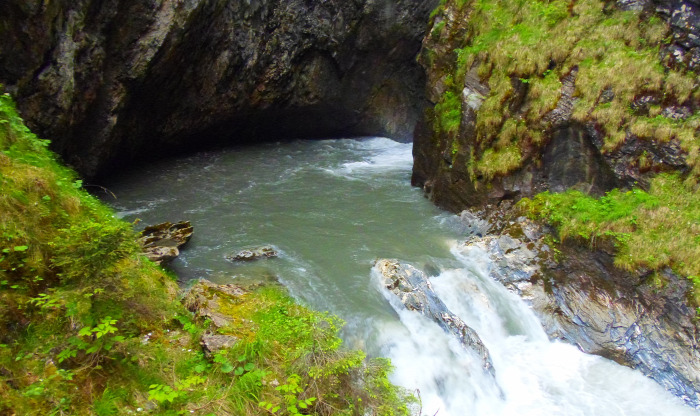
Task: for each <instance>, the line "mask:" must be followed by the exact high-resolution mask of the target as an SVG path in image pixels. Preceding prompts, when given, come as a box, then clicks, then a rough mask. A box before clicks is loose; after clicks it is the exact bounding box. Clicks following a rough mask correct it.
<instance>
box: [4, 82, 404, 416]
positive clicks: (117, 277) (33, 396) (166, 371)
mask: <svg viewBox="0 0 700 416" xmlns="http://www.w3.org/2000/svg"><path fill="white" fill-rule="evenodd" d="M47 144H48V142H47V141H45V140H40V139H39V138H37V137H36V136H35V135H33V134H32V133H31V132H30V131H29V130H28V129H27V128H26V127H25V126H24V124H23V122H22V120H21V119H20V117H19V116H18V114H17V112H16V110H15V107H14V104H13V102H12V100H11V98H10V97H9V95H7V94H3V95H0V231H1V232H2V236H0V414H2V415H5V414H7V415H11V414H22V415H25V414H26V415H29V414H35V415H61V414H71V415H83V414H95V415H100V416H106V415H117V414H135V413H149V414H173V415H175V414H198V415H214V414H216V415H225V414H231V415H247V414H248V415H254V414H276V415H295V414H314V415H366V414H372V415H407V414H409V411H408V409H407V405H406V400H407V398H408V397H407V396H406V395H405V394H404V393H403V392H401V391H400V390H399V389H398V388H396V387H395V386H393V385H391V384H390V383H389V381H388V378H387V375H388V373H389V371H390V368H391V367H390V364H389V363H388V362H387V361H384V360H371V361H368V360H366V359H365V357H364V355H363V354H362V353H361V352H358V351H345V350H343V349H342V348H341V345H340V344H341V342H340V339H339V338H338V336H337V331H338V328H339V326H340V325H341V324H342V323H341V322H340V321H339V320H338V319H336V318H334V317H331V316H328V315H325V314H320V313H317V312H312V311H310V310H308V309H306V308H303V307H302V306H299V305H296V304H294V302H292V300H291V299H290V298H289V297H288V296H287V295H285V294H284V292H283V291H282V290H281V289H280V288H260V289H258V290H256V291H254V292H252V293H248V294H246V295H243V296H241V297H240V298H236V299H235V300H232V301H231V302H230V304H227V305H226V307H227V308H228V309H227V312H228V313H230V314H231V315H232V316H233V317H235V319H234V322H235V325H232V326H231V327H230V328H227V329H226V331H225V333H228V334H231V335H234V336H236V337H237V338H238V339H239V340H240V341H239V342H238V343H236V344H235V346H234V347H232V348H230V349H228V350H223V351H222V352H218V353H216V354H212V355H211V356H210V357H207V356H206V355H205V354H204V353H203V352H202V349H201V347H200V338H201V335H202V334H203V333H204V332H205V331H214V327H210V325H211V324H210V322H208V321H203V322H202V321H200V320H198V319H195V317H194V316H193V314H192V313H190V312H189V311H188V310H187V309H186V308H185V307H184V306H183V305H182V304H181V303H180V301H179V300H178V299H177V294H178V287H177V284H176V283H175V282H174V280H173V279H172V278H171V277H170V276H168V275H167V274H166V273H164V272H163V271H162V270H161V269H159V268H158V267H156V266H155V265H154V264H153V263H151V262H149V261H148V260H146V258H145V257H143V256H142V255H140V248H139V246H138V245H137V244H136V243H135V242H134V241H135V237H136V236H135V233H134V232H133V231H132V227H131V225H130V224H127V223H124V222H122V221H121V220H118V219H116V218H114V216H113V215H112V213H111V212H110V210H109V209H107V208H106V207H104V206H103V205H102V204H100V202H99V201H98V200H96V199H95V198H93V197H92V196H90V195H89V194H88V193H86V192H85V191H84V190H83V189H82V182H81V181H80V180H78V179H77V177H76V175H75V174H74V173H73V172H72V171H70V170H69V169H67V168H65V167H62V166H61V165H60V163H59V162H58V161H57V159H56V156H55V155H54V154H53V153H51V152H50V151H49V150H48V149H47Z"/></svg>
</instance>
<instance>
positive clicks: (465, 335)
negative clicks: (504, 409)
mask: <svg viewBox="0 0 700 416" xmlns="http://www.w3.org/2000/svg"><path fill="white" fill-rule="evenodd" d="M374 267H375V269H376V270H378V271H379V273H380V275H381V278H382V285H383V286H384V287H386V288H387V289H388V290H389V291H390V292H391V293H393V294H394V295H396V296H397V297H398V298H399V300H401V303H403V304H404V306H406V308H407V309H408V310H411V311H416V312H418V313H420V314H422V315H424V316H426V317H427V318H429V319H430V320H432V321H434V322H435V323H437V324H438V325H439V326H440V328H442V329H443V330H444V331H445V332H447V333H448V334H452V335H454V336H455V337H456V338H457V339H458V340H459V342H460V344H461V345H462V346H463V347H464V348H465V349H466V350H467V351H470V352H472V351H473V352H475V353H476V354H477V355H478V356H479V357H480V358H481V364H482V367H483V369H484V370H486V371H487V372H489V373H491V374H492V375H493V374H494V368H493V363H492V361H491V356H490V355H489V351H488V349H487V348H486V346H485V345H484V343H483V342H482V341H481V338H479V335H478V334H477V333H476V331H474V330H473V329H472V328H470V327H469V326H468V325H467V324H465V323H464V322H463V321H462V319H460V318H459V317H458V316H457V315H455V314H453V313H452V312H450V310H449V309H447V306H445V304H444V303H443V302H442V300H440V298H439V297H438V296H437V294H435V292H434V291H433V288H432V286H431V285H430V281H429V280H428V277H427V276H426V274H425V273H423V272H421V271H420V270H418V269H416V268H415V267H413V266H411V265H409V264H405V263H400V262H398V261H396V260H387V259H382V260H379V261H377V263H376V264H375V266H374Z"/></svg>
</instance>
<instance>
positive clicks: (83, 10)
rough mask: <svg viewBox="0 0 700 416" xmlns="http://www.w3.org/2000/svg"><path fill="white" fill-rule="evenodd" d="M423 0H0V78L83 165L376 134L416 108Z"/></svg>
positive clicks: (87, 170) (36, 126) (32, 119)
mask: <svg viewBox="0 0 700 416" xmlns="http://www.w3.org/2000/svg"><path fill="white" fill-rule="evenodd" d="M436 4H437V0H400V1H388V0H353V1H338V0H324V1H309V0H292V1H288V0H284V1H282V0H246V1H219V0H120V1H110V2H98V1H91V0H79V1H67V0H63V1H52V2H42V1H38V0H37V1H16V0H9V1H5V2H2V4H0V31H1V32H2V36H0V83H2V84H4V85H5V87H6V90H8V91H9V92H11V93H12V94H13V95H14V96H15V97H16V99H17V102H18V106H19V109H20V111H21V113H22V116H23V117H24V119H25V120H26V121H27V124H28V125H29V126H30V128H32V130H33V131H35V132H37V133H38V134H39V135H40V136H41V137H45V138H48V139H51V140H52V146H53V148H54V150H56V151H57V152H59V153H60V154H61V155H62V156H63V157H64V159H65V160H66V162H68V163H69V164H71V165H72V166H74V167H75V168H77V169H78V170H79V171H80V172H81V173H82V174H83V175H86V176H93V175H96V174H100V173H106V172H108V171H109V169H110V168H111V167H113V166H115V164H116V163H124V162H129V161H133V160H137V159H141V158H154V157H158V156H161V155H163V154H165V153H168V152H172V151H176V150H184V149H188V148H202V146H203V145H205V144H207V143H217V144H226V145H228V144H238V143H244V142H251V141H262V140H279V139H289V138H295V137H326V136H337V135H385V136H389V137H392V138H396V139H399V140H410V139H411V137H412V133H413V127H414V125H415V123H416V121H417V120H418V118H419V117H420V116H422V111H423V107H424V88H423V85H424V83H425V80H424V75H423V71H422V69H421V68H420V67H419V66H418V64H417V63H416V61H415V57H416V54H417V53H418V51H419V49H420V45H421V40H422V38H423V35H424V31H425V27H426V21H427V19H428V14H429V13H430V11H431V10H432V9H433V8H434V7H435V6H436Z"/></svg>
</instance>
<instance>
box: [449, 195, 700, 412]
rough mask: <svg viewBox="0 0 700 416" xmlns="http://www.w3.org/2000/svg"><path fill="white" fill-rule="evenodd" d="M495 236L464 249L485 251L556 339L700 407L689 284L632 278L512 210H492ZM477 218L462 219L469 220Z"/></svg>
mask: <svg viewBox="0 0 700 416" xmlns="http://www.w3.org/2000/svg"><path fill="white" fill-rule="evenodd" d="M490 213H491V215H492V217H493V218H495V219H498V220H496V221H491V224H492V225H493V226H492V233H493V234H489V235H485V236H483V237H482V236H476V235H474V236H472V237H470V238H469V239H468V240H467V241H465V242H463V243H462V244H461V246H460V247H459V248H460V249H461V250H463V251H468V250H472V249H475V248H478V249H481V250H484V251H485V252H486V253H487V254H488V255H489V257H490V258H491V260H492V267H491V268H490V270H489V273H490V276H491V277H492V278H493V279H495V280H497V281H499V282H501V283H502V284H503V285H504V286H506V288H508V289H509V290H511V291H513V292H515V293H517V294H518V295H520V296H521V297H522V298H523V299H524V300H525V301H526V302H528V303H529V304H530V305H531V306H532V308H533V310H534V311H535V313H536V314H537V315H538V317H539V318H540V321H541V322H542V324H543V326H544V328H545V330H546V332H547V333H548V335H549V337H550V338H553V339H560V340H564V341H566V342H569V343H571V344H573V345H576V346H577V347H578V348H579V349H581V350H582V351H584V352H586V353H590V354H596V355H600V356H603V357H606V358H609V359H612V360H614V361H616V362H618V363H619V364H622V365H626V366H628V367H632V368H635V369H637V370H639V371H641V372H642V373H643V374H645V375H647V376H648V377H650V378H652V379H654V380H655V381H657V382H658V383H659V384H661V385H662V386H663V387H665V388H666V389H667V390H669V391H671V392H672V393H673V394H675V395H677V396H678V397H680V398H682V399H683V400H685V401H686V402H687V403H688V404H690V405H692V406H696V407H697V406H700V352H699V349H698V343H697V341H696V340H697V337H698V328H697V326H696V323H695V321H694V319H695V311H694V310H693V308H692V307H690V306H689V305H688V302H687V299H686V298H685V293H686V290H687V287H688V285H689V283H688V281H687V279H683V278H681V277H679V276H677V275H675V274H674V273H673V272H672V271H671V270H664V271H662V272H661V273H660V276H659V277H660V278H661V279H663V280H665V282H666V283H665V285H659V284H658V283H654V282H653V279H652V276H651V274H650V273H646V272H644V271H640V272H636V273H632V272H624V271H621V270H620V269H618V268H616V267H615V266H614V264H613V256H612V255H611V254H610V253H608V252H607V251H605V250H602V249H599V250H595V251H591V250H589V249H588V248H585V247H579V246H577V245H574V244H562V245H559V246H558V251H559V252H558V253H556V259H555V251H554V250H553V249H552V248H550V247H549V246H548V245H547V244H546V243H545V235H546V234H545V232H544V230H543V229H541V227H540V226H539V225H537V224H536V223H534V222H532V221H529V220H527V219H525V218H522V217H520V218H512V217H511V219H510V220H505V221H504V220H503V218H508V217H509V213H512V211H508V210H505V211H503V210H499V209H498V208H494V209H492V210H490ZM469 217H470V216H464V215H463V216H462V218H469Z"/></svg>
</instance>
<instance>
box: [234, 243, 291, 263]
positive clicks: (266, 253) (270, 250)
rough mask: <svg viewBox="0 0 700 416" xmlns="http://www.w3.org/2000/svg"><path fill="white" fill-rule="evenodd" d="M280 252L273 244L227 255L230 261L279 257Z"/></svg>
mask: <svg viewBox="0 0 700 416" xmlns="http://www.w3.org/2000/svg"><path fill="white" fill-rule="evenodd" d="M278 255H279V253H277V250H275V249H274V247H272V246H261V247H256V248H251V249H245V250H241V251H239V252H238V253H236V254H231V255H228V256H226V260H230V261H253V260H259V259H266V258H270V257H277V256H278Z"/></svg>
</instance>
